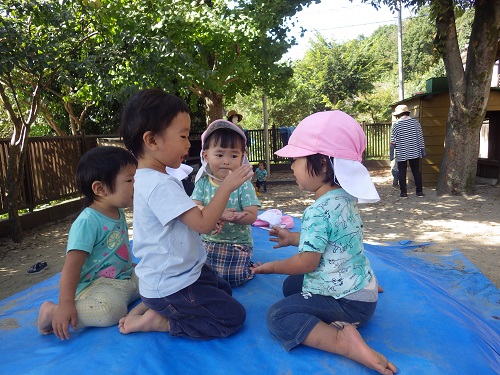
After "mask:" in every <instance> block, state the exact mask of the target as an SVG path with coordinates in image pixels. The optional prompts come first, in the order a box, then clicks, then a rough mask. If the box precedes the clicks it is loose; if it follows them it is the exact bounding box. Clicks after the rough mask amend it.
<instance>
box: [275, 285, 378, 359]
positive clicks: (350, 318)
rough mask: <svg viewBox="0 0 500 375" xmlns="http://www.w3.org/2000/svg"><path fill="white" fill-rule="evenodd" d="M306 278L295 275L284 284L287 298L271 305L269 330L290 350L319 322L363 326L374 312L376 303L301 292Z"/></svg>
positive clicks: (284, 293) (284, 292)
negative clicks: (336, 322) (339, 322)
mask: <svg viewBox="0 0 500 375" xmlns="http://www.w3.org/2000/svg"><path fill="white" fill-rule="evenodd" d="M303 279H304V275H293V276H289V277H288V278H287V279H285V282H284V283H283V295H284V296H285V298H283V299H282V300H280V301H278V302H276V303H275V304H274V305H272V306H271V307H270V309H269V311H268V313H267V325H268V327H269V331H271V333H272V334H273V335H274V336H276V337H277V338H278V339H279V340H280V341H281V343H282V345H283V347H284V348H285V349H286V350H287V351H289V350H291V349H293V348H294V347H296V346H297V345H299V344H300V343H301V342H302V341H304V340H305V339H306V337H307V336H308V335H309V333H310V332H311V331H312V329H313V328H314V327H315V326H316V325H317V324H318V323H319V322H321V321H322V322H325V323H326V324H330V323H332V322H335V321H342V322H347V323H358V326H359V327H361V326H363V325H364V324H365V323H366V322H367V321H368V320H369V319H370V318H371V316H372V315H373V313H374V312H375V308H376V306H377V302H361V301H353V300H349V299H347V298H340V299H335V298H333V297H329V296H322V295H319V294H310V293H302V281H303Z"/></svg>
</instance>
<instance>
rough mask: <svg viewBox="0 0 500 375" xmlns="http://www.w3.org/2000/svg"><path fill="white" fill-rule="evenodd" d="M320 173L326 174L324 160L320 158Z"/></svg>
mask: <svg viewBox="0 0 500 375" xmlns="http://www.w3.org/2000/svg"><path fill="white" fill-rule="evenodd" d="M321 173H326V158H321Z"/></svg>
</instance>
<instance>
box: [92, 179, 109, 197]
mask: <svg viewBox="0 0 500 375" xmlns="http://www.w3.org/2000/svg"><path fill="white" fill-rule="evenodd" d="M92 191H93V192H94V194H95V195H97V196H98V197H103V196H105V195H106V193H107V191H106V187H105V186H104V184H103V183H102V182H101V181H94V182H92Z"/></svg>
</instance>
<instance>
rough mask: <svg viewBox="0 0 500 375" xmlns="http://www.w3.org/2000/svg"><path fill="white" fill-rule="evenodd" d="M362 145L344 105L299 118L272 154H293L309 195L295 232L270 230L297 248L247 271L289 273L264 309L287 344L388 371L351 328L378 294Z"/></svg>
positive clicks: (373, 194)
mask: <svg viewBox="0 0 500 375" xmlns="http://www.w3.org/2000/svg"><path fill="white" fill-rule="evenodd" d="M365 147H366V137H365V134H364V133H363V129H362V128H361V126H360V125H359V124H358V123H357V122H356V120H354V119H353V118H352V117H351V116H349V115H347V114H346V113H344V112H341V111H325V112H318V113H314V114H312V115H310V116H308V117H306V118H305V119H304V120H302V121H301V122H300V124H299V125H298V126H297V128H296V129H295V131H294V132H293V134H292V136H291V137H290V139H289V142H288V145H287V146H285V147H283V148H282V149H280V150H278V151H276V154H277V155H278V156H282V157H290V158H293V159H294V162H293V164H292V167H291V168H292V171H293V174H294V176H295V178H296V179H297V184H298V185H299V188H300V189H301V190H304V191H309V192H312V193H313V194H314V199H315V201H314V203H313V204H312V205H311V206H309V207H307V208H306V209H305V211H304V213H303V215H302V229H301V231H300V233H298V232H290V231H288V230H287V229H284V228H280V227H278V226H274V227H273V229H272V230H271V231H270V235H271V236H273V237H272V238H271V241H274V242H277V244H276V246H275V248H279V247H284V246H297V247H298V253H297V254H295V255H293V256H291V257H289V258H286V259H282V260H275V261H271V262H267V263H264V264H261V263H259V264H258V265H257V266H256V267H255V268H254V269H253V272H255V273H257V274H286V275H290V276H288V277H287V278H286V279H285V281H284V283H283V295H284V298H282V299H281V300H279V301H277V302H275V303H274V304H273V305H272V306H271V307H270V308H269V311H268V313H267V325H268V328H269V330H270V331H271V333H272V334H273V335H274V336H275V337H276V338H277V339H278V340H279V341H280V342H281V343H282V345H283V347H284V348H285V350H287V351H289V350H292V349H293V348H295V347H297V346H299V345H306V346H309V347H313V348H316V349H319V350H323V351H326V352H329V353H334V354H338V355H342V356H344V357H347V358H350V359H352V360H353V361H356V362H359V363H360V364H362V365H364V366H366V367H369V368H371V369H373V370H376V371H378V372H379V373H381V374H386V375H392V374H394V373H396V372H397V368H396V366H395V365H394V364H392V363H391V362H390V361H388V360H387V359H386V358H385V357H384V356H383V355H382V354H380V353H378V352H376V351H375V350H373V349H372V348H370V347H369V346H368V345H367V343H366V342H365V341H364V340H363V338H362V337H361V335H360V334H359V332H358V329H357V328H358V327H360V326H363V325H365V324H366V323H367V322H368V321H369V320H370V318H371V317H372V315H373V313H374V312H375V309H376V306H377V300H378V288H377V285H378V283H377V278H376V277H375V273H374V272H373V270H372V268H371V266H370V261H369V259H368V258H367V257H366V255H365V253H364V245H363V235H364V234H363V222H362V220H361V216H360V213H359V210H358V205H357V202H360V203H368V202H377V201H378V200H379V199H380V198H379V195H378V193H377V191H376V190H375V186H374V185H373V182H372V180H371V178H370V175H369V173H368V171H367V170H366V168H365V167H364V166H363V165H362V164H361V160H362V154H363V151H364V149H365Z"/></svg>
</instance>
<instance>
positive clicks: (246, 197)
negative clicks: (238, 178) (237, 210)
mask: <svg viewBox="0 0 500 375" xmlns="http://www.w3.org/2000/svg"><path fill="white" fill-rule="evenodd" d="M239 192H240V193H239V195H240V202H241V207H242V208H243V207H248V206H258V207H260V206H261V204H260V201H259V198H257V194H255V189H254V187H253V185H252V182H251V181H245V183H244V184H243V185H241V187H240V188H239Z"/></svg>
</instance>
